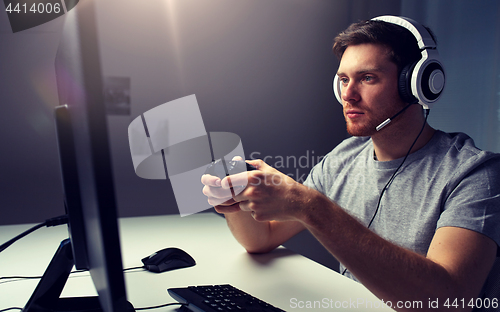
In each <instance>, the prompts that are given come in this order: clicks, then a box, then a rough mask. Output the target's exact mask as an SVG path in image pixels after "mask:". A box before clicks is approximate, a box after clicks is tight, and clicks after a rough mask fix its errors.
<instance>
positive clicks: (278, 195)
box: [221, 160, 314, 221]
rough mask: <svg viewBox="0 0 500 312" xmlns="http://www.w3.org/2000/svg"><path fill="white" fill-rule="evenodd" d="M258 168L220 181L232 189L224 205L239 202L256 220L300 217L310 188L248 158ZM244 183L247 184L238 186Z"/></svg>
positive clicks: (279, 219)
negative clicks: (229, 197) (231, 195)
mask: <svg viewBox="0 0 500 312" xmlns="http://www.w3.org/2000/svg"><path fill="white" fill-rule="evenodd" d="M248 163H250V164H251V165H253V166H254V167H256V168H257V170H254V171H250V172H244V173H239V174H235V175H231V176H229V177H226V178H224V179H223V180H222V181H221V188H222V189H223V190H228V189H231V187H232V188H233V190H234V196H233V197H232V198H231V199H230V200H228V201H227V202H225V204H226V205H231V204H232V205H235V204H238V205H239V209H241V210H242V211H249V212H251V214H252V216H253V218H254V219H255V220H257V221H271V220H275V221H292V220H297V221H299V220H300V218H301V217H302V212H303V211H304V207H306V203H307V202H308V201H309V200H310V198H311V195H314V194H312V193H311V190H310V189H309V188H307V187H306V186H304V185H302V184H300V183H298V182H296V181H295V180H293V179H292V178H291V177H289V176H287V175H285V174H283V173H281V172H279V171H278V170H276V169H274V168H272V167H271V166H269V165H267V164H266V163H265V162H264V161H262V160H252V161H248ZM240 185H241V186H243V185H246V187H239V186H240Z"/></svg>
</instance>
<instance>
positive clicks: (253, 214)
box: [202, 21, 500, 311]
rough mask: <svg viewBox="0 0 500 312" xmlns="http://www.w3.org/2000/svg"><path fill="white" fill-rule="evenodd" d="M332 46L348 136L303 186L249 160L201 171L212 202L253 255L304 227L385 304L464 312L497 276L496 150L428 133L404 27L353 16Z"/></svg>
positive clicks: (499, 164) (499, 203)
mask: <svg viewBox="0 0 500 312" xmlns="http://www.w3.org/2000/svg"><path fill="white" fill-rule="evenodd" d="M334 52H335V53H336V54H337V56H338V57H339V58H340V66H339V69H338V72H337V76H338V80H339V81H340V83H341V85H342V91H341V99H342V104H343V111H344V116H345V120H346V126H347V131H348V132H349V134H351V135H352V136H353V137H352V138H349V139H347V140H345V141H344V142H342V143H341V144H340V145H339V146H337V147H336V148H335V149H334V150H333V151H332V152H330V153H329V154H328V155H327V156H326V157H325V158H324V159H323V160H322V161H321V162H320V163H319V164H318V165H317V166H315V167H314V168H313V170H312V171H311V173H310V175H309V176H308V178H307V180H306V181H305V183H304V185H302V184H299V183H296V182H295V181H293V180H292V179H291V178H290V177H288V176H286V175H284V174H282V173H280V172H278V171H277V170H275V169H273V168H271V167H270V166H268V165H267V164H265V163H264V162H262V161H260V160H252V161H248V162H249V163H251V164H252V165H254V166H255V167H256V168H257V170H255V171H251V172H248V173H242V174H236V175H233V176H230V177H229V178H224V179H223V180H222V181H221V180H220V179H219V178H216V177H213V176H209V175H204V176H203V177H202V183H203V184H205V187H204V189H203V192H204V194H205V195H207V196H208V201H209V202H210V203H211V204H213V205H215V209H216V210H217V212H219V213H223V214H225V216H226V219H227V222H228V225H229V228H230V229H231V231H232V233H233V235H234V236H235V237H236V239H237V240H238V241H239V242H240V243H241V244H242V245H243V246H244V247H245V248H246V249H247V251H248V252H251V253H261V252H268V251H270V250H273V249H274V248H276V247H277V246H279V245H280V244H282V243H284V242H285V241H286V240H287V239H289V238H291V237H292V236H294V235H295V234H297V233H299V232H300V231H302V230H304V229H307V230H309V231H310V232H311V233H312V234H313V235H314V236H315V237H316V238H317V239H318V240H319V241H320V242H321V244H322V245H323V246H324V247H325V248H326V249H327V250H328V251H329V252H330V253H331V254H332V255H333V256H334V257H335V258H337V259H338V260H339V261H340V263H341V273H343V274H345V275H347V276H349V277H351V278H354V279H356V280H358V281H359V282H361V283H362V284H363V285H365V286H366V287H367V288H368V289H369V290H371V291H372V292H373V293H374V294H375V295H376V296H378V297H379V298H380V299H383V300H384V301H391V302H396V301H406V300H408V301H422V302H428V301H429V300H431V301H433V300H436V299H438V302H439V303H440V308H441V309H443V310H446V311H449V310H450V308H451V309H452V308H454V306H453V305H452V303H453V302H454V300H455V299H457V300H458V301H455V302H459V303H460V304H457V305H456V306H455V307H456V308H457V309H458V310H464V311H470V310H472V309H473V308H475V307H476V306H474V304H475V303H474V302H475V301H474V300H476V298H480V300H490V301H491V300H494V298H493V297H492V296H496V298H497V299H496V300H498V296H497V295H498V294H495V293H492V291H493V290H494V287H493V286H491V284H492V282H493V281H494V280H493V279H497V278H498V276H490V277H488V275H489V273H490V271H492V270H491V268H492V267H493V265H494V263H495V260H496V255H497V245H498V244H499V243H500V230H498V229H497V228H499V224H500V195H499V186H500V176H499V175H498V172H499V170H500V161H499V160H498V157H497V155H495V154H493V153H487V152H483V151H480V150H479V149H477V148H475V147H474V145H473V141H472V140H471V139H470V138H469V137H467V136H466V135H464V134H446V133H444V132H441V131H438V130H435V129H433V128H432V127H431V126H429V125H428V124H427V122H426V118H425V117H424V114H423V111H422V106H420V105H408V104H409V103H407V102H405V101H403V100H402V98H401V96H400V94H399V91H398V77H399V74H400V72H401V70H402V69H403V68H404V67H405V66H406V65H407V64H409V63H411V62H414V61H416V60H418V59H419V58H420V51H419V49H418V46H417V43H416V39H415V37H414V36H413V35H412V34H411V33H410V32H409V31H408V30H407V29H405V28H403V27H401V26H397V25H394V24H391V23H386V22H383V21H366V22H360V23H356V24H353V25H351V26H350V27H349V28H348V29H347V30H346V31H344V32H343V33H341V34H340V35H339V36H338V37H337V38H336V39H335V44H334ZM407 106H408V107H407ZM405 108H406V109H405ZM403 109H404V111H403V112H402V113H401V114H400V115H399V116H398V117H397V118H395V119H394V120H393V121H392V122H391V123H390V124H389V125H388V126H386V127H384V128H383V129H381V130H380V131H377V130H376V127H377V125H379V124H381V123H382V122H383V121H384V120H386V119H387V117H390V116H394V115H395V114H397V113H398V112H400V111H402V110H403ZM407 154H408V155H407ZM405 156H408V157H407V158H405ZM403 159H405V160H404V161H403ZM402 162H403V163H402ZM400 165H401V167H400V168H399V166H400ZM247 179H248V185H247ZM392 179H393V180H392ZM238 185H247V187H246V188H244V187H239V186H238ZM230 187H233V191H234V194H236V195H235V196H233V197H232V196H231V195H230V194H229V195H228V189H230ZM471 300H473V301H471ZM446 302H448V307H445V306H443V304H445V303H446ZM462 302H465V304H462ZM471 302H472V305H471V304H470V303H471ZM481 302H482V301H481ZM424 308H426V306H425V305H424ZM431 310H432V311H437V310H436V309H431Z"/></svg>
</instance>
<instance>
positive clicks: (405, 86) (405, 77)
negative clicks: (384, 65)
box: [398, 63, 418, 104]
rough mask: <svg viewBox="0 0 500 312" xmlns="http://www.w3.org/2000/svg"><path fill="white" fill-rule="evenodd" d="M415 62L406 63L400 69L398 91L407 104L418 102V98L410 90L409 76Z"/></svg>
mask: <svg viewBox="0 0 500 312" xmlns="http://www.w3.org/2000/svg"><path fill="white" fill-rule="evenodd" d="M415 65H416V63H412V64H408V65H406V66H405V67H403V69H402V70H401V73H400V74H399V81H398V92H399V96H400V97H401V99H402V100H403V101H404V102H405V103H408V104H415V103H418V99H417V98H416V97H415V96H414V95H413V93H412V92H411V76H412V74H413V69H414V68H415Z"/></svg>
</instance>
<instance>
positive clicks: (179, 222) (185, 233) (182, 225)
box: [0, 213, 391, 312]
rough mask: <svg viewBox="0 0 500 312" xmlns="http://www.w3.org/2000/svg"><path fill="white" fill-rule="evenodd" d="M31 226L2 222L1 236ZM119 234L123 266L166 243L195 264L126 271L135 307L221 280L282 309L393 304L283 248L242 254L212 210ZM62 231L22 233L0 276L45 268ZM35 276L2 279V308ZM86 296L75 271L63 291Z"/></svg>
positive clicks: (135, 225) (138, 223)
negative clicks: (173, 291) (172, 292)
mask: <svg viewBox="0 0 500 312" xmlns="http://www.w3.org/2000/svg"><path fill="white" fill-rule="evenodd" d="M29 227H30V226H29V225H11V226H1V227H0V242H5V241H7V240H8V239H10V238H12V237H14V236H15V235H17V234H19V233H20V232H22V231H23V230H25V229H27V228H29ZM120 233H121V247H122V256H123V266H124V268H129V267H136V266H141V265H142V263H141V259H142V258H143V257H145V256H147V255H149V254H151V253H153V252H155V251H158V250H160V249H163V248H166V247H178V248H181V249H183V250H185V251H186V252H188V253H189V254H190V255H191V256H192V257H193V258H194V259H195V260H196V262H197V264H196V266H194V267H191V268H185V269H180V270H176V271H171V272H165V273H161V274H155V273H150V272H147V271H142V270H133V271H129V272H126V273H125V281H126V287H127V295H128V299H129V301H130V302H131V303H132V304H133V305H134V307H135V308H140V307H147V306H154V305H159V304H164V303H168V302H175V300H173V299H172V298H171V297H170V296H169V295H168V294H167V292H166V289H167V288H170V287H185V286H190V285H209V284H226V283H227V284H232V285H233V286H235V287H237V288H240V289H241V290H243V291H246V292H248V293H250V294H252V295H253V296H255V297H258V298H260V299H262V300H264V301H267V302H269V303H271V304H273V305H275V306H278V307H280V308H281V309H283V310H286V311H315V310H316V311H325V310H353V311H370V310H374V311H375V310H376V311H384V310H385V311H391V309H388V308H387V307H386V306H384V305H383V304H381V302H380V301H379V300H378V299H377V298H376V297H375V296H374V295H373V294H371V293H370V292H369V291H368V290H367V289H366V288H365V287H363V286H362V285H361V284H358V283H356V282H354V281H351V280H349V279H348V278H346V277H343V276H341V275H339V274H338V273H337V272H335V271H332V270H330V269H328V268H326V267H324V266H322V265H320V264H317V263H316V262H314V261H311V260H309V259H307V258H305V257H303V256H301V255H299V254H296V253H294V252H292V251H290V250H288V249H286V248H278V249H276V250H275V251H274V252H271V253H269V254H263V255H251V254H248V253H247V252H246V251H245V250H244V249H243V248H242V247H241V246H240V245H239V244H238V243H237V242H236V240H235V239H234V238H233V236H232V235H231V233H230V232H229V230H228V228H227V226H226V222H225V220H224V219H223V218H220V217H219V216H217V215H215V214H212V213H200V214H195V215H191V216H187V217H183V218H181V217H179V216H173V215H171V216H155V217H139V218H126V219H120ZM65 238H67V228H66V227H65V226H60V227H57V228H43V229H40V230H38V231H36V232H35V233H33V234H31V235H29V236H27V237H25V238H23V239H22V240H20V241H19V242H17V243H15V244H14V245H12V246H11V247H9V248H8V249H6V250H5V251H4V252H2V253H0V276H14V275H23V276H30V275H41V274H43V272H44V271H45V268H46V266H47V265H48V263H49V261H50V259H51V258H52V256H53V254H54V252H55V251H56V249H57V247H58V245H59V243H60V241H62V240H63V239H65ZM37 283H38V280H20V281H0V309H4V308H9V307H23V306H24V305H25V303H26V302H27V300H28V299H29V297H30V295H31V293H32V292H33V290H34V289H35V287H36V284H37ZM88 295H95V290H94V288H93V285H92V281H91V279H90V277H89V276H88V273H76V274H73V275H72V276H71V277H70V278H69V280H68V283H67V284H66V288H65V289H64V291H63V296H88ZM314 304H316V309H315V308H314ZM309 305H310V306H312V307H313V308H309ZM370 307H371V309H370ZM153 311H159V312H162V311H176V308H175V307H167V308H163V309H155V310H153Z"/></svg>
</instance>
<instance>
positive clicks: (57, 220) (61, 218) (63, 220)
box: [0, 215, 68, 312]
mask: <svg viewBox="0 0 500 312" xmlns="http://www.w3.org/2000/svg"><path fill="white" fill-rule="evenodd" d="M66 223H68V215H62V216H59V217H55V218H51V219H47V220H45V222H42V223H40V224H37V225H35V226H33V227H32V228H30V229H28V230H26V231H24V232H23V233H21V234H19V235H17V236H16V237H14V238H13V239H11V240H9V241H8V242H6V243H4V244H2V245H1V246H0V252H2V251H4V250H5V249H7V247H9V246H10V245H12V244H14V243H15V242H17V241H18V240H20V239H21V238H23V237H25V236H26V235H28V234H30V233H32V232H34V231H36V230H38V229H39V228H42V227H44V226H46V227H51V226H56V225H61V224H66ZM0 312H1V311H0Z"/></svg>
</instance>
